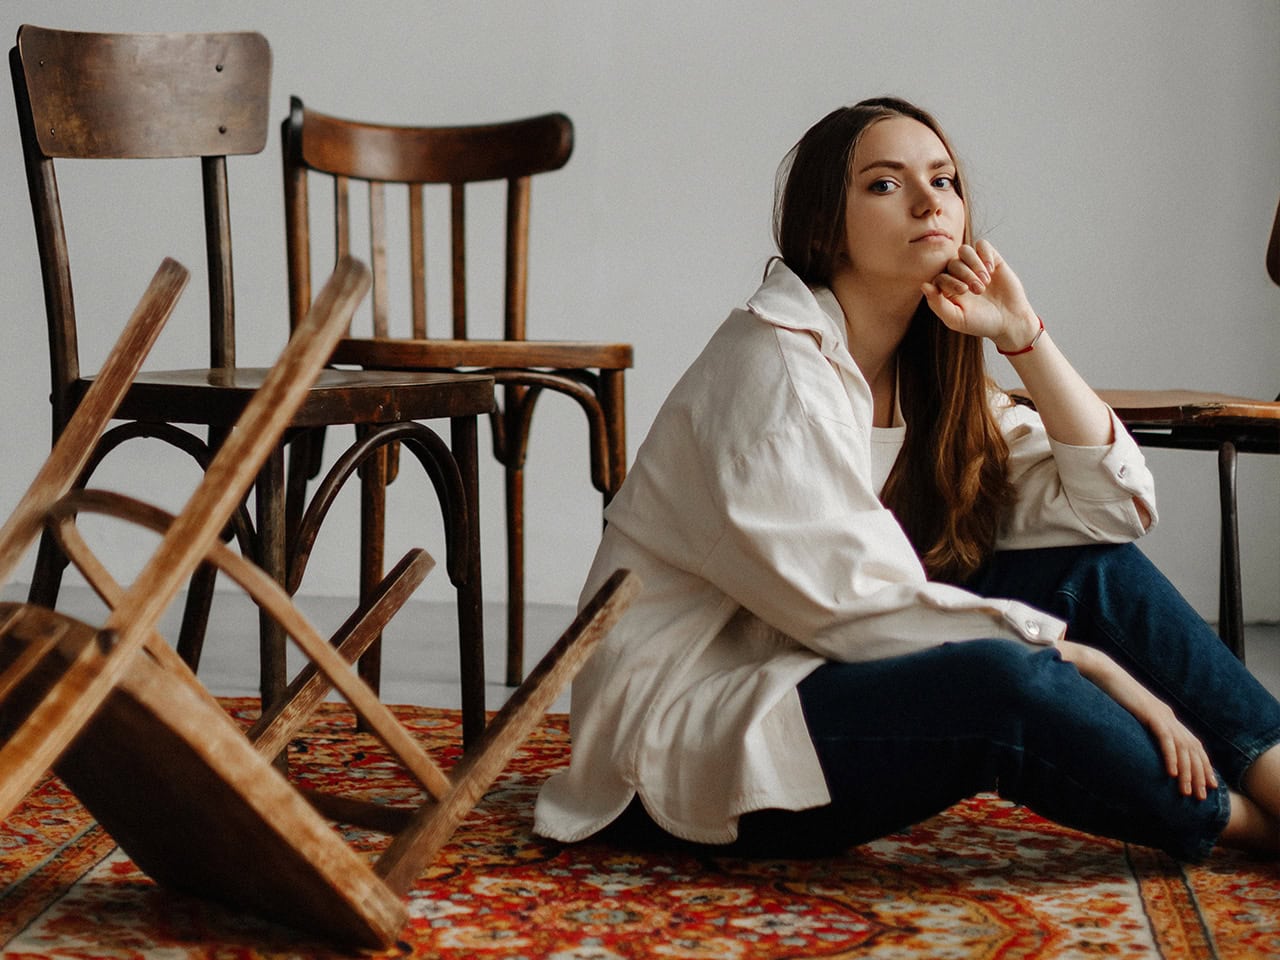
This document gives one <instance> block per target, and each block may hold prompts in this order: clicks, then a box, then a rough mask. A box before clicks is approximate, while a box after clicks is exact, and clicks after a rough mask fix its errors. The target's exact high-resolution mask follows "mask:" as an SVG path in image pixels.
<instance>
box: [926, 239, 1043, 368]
mask: <svg viewBox="0 0 1280 960" xmlns="http://www.w3.org/2000/svg"><path fill="white" fill-rule="evenodd" d="M921 291H922V292H923V293H924V296H925V300H926V301H927V302H928V304H929V309H931V310H932V311H933V312H934V313H935V314H936V315H937V317H938V319H939V320H941V321H942V322H943V323H945V324H946V325H947V326H948V327H950V328H951V329H952V330H955V331H958V332H959V333H967V334H969V335H970V336H974V337H987V338H988V339H990V340H993V341H995V344H996V346H997V347H999V348H1000V349H1001V350H1004V351H1006V352H1009V351H1013V350H1018V349H1020V348H1022V347H1024V346H1026V345H1027V344H1028V343H1030V342H1031V338H1032V337H1034V336H1035V335H1036V331H1037V330H1038V329H1039V327H1040V321H1039V320H1038V319H1037V317H1036V313H1035V311H1034V310H1032V309H1031V304H1030V303H1028V302H1027V295H1026V293H1025V292H1023V289H1022V282H1021V281H1020V280H1019V279H1018V277H1017V274H1015V273H1014V272H1013V269H1012V268H1011V267H1010V266H1009V265H1008V264H1007V263H1006V262H1005V261H1004V259H1003V258H1002V257H1001V256H1000V254H999V252H997V250H996V248H995V247H993V246H992V245H991V244H990V243H988V242H987V241H986V240H979V241H978V242H977V243H976V244H974V245H972V246H970V245H969V244H967V243H966V244H963V245H962V246H961V247H960V249H959V250H958V251H956V255H955V257H953V258H952V259H951V260H950V261H949V262H948V263H947V265H946V267H945V268H943V270H942V272H941V273H939V274H938V275H937V276H936V277H934V278H933V280H931V281H928V282H926V283H924V284H923V285H922V286H921Z"/></svg>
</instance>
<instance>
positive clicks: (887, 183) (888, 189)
mask: <svg viewBox="0 0 1280 960" xmlns="http://www.w3.org/2000/svg"><path fill="white" fill-rule="evenodd" d="M896 186H897V184H895V183H894V182H893V181H892V180H876V181H874V182H873V183H872V184H871V187H870V190H871V192H872V193H892V192H893V190H894V188H895V187H896Z"/></svg>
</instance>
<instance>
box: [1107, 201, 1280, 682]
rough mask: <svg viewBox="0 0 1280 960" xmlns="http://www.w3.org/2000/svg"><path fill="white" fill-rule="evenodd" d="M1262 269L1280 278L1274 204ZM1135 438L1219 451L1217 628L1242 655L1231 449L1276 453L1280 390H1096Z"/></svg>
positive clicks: (1279, 214)
mask: <svg viewBox="0 0 1280 960" xmlns="http://www.w3.org/2000/svg"><path fill="white" fill-rule="evenodd" d="M1266 268H1267V272H1268V274H1269V275H1270V277H1271V279H1272V280H1273V281H1274V282H1275V283H1277V284H1280V204H1278V205H1277V207H1276V217H1275V220H1274V222H1273V223H1272V226H1271V237H1270V240H1269V242H1268V245H1267V252H1266ZM1099 395H1100V396H1101V397H1102V399H1103V400H1105V401H1106V402H1107V403H1109V404H1110V405H1111V406H1112V407H1113V408H1114V409H1115V411H1116V414H1117V415H1118V416H1119V418H1120V420H1121V421H1122V422H1123V423H1124V424H1125V426H1126V427H1128V428H1129V431H1130V432H1131V433H1132V434H1133V436H1134V438H1135V439H1136V440H1137V441H1138V442H1139V443H1140V444H1142V445H1144V446H1148V447H1170V448H1173V449H1177V450H1216V451H1217V453H1218V506H1219V527H1220V535H1219V560H1218V569H1219V574H1218V633H1219V635H1220V636H1221V637H1222V639H1223V642H1225V643H1226V644H1227V646H1228V647H1230V648H1231V650H1232V652H1234V653H1235V655H1236V656H1238V657H1240V658H1241V659H1244V653H1245V650H1244V600H1243V596H1242V591H1241V583H1240V532H1239V523H1238V518H1237V496H1236V459H1237V454H1238V453H1270V454H1275V453H1280V396H1277V397H1276V399H1275V400H1260V399H1256V398H1253V397H1242V396H1238V395H1234V394H1229V393H1210V392H1205V391H1200V390H1187V389H1169V390H1100V391H1099Z"/></svg>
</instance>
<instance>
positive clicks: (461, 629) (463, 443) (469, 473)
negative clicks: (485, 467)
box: [449, 416, 485, 749]
mask: <svg viewBox="0 0 1280 960" xmlns="http://www.w3.org/2000/svg"><path fill="white" fill-rule="evenodd" d="M449 429H450V436H449V439H450V447H451V448H452V452H453V457H454V460H455V461H456V463H457V465H458V472H459V474H460V475H461V477H462V489H463V493H464V495H465V497H466V514H467V517H468V518H469V522H468V523H467V543H466V550H467V575H466V579H465V582H464V583H462V584H460V585H459V586H458V648H459V657H460V661H461V667H462V682H461V687H462V743H463V746H464V748H467V749H469V748H471V747H473V746H474V745H475V744H476V743H477V742H478V741H479V739H480V736H481V735H482V734H483V733H484V728H485V713H484V682H485V678H484V591H483V590H482V589H481V567H480V478H479V463H478V460H479V455H478V452H477V441H476V435H477V431H476V418H475V417H474V416H465V417H453V418H452V419H451V420H450V422H449Z"/></svg>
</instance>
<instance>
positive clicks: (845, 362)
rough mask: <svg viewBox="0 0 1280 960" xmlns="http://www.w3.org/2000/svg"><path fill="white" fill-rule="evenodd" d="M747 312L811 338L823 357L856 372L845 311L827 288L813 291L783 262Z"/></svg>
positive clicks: (773, 265) (775, 263) (772, 267)
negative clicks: (811, 336) (806, 334)
mask: <svg viewBox="0 0 1280 960" xmlns="http://www.w3.org/2000/svg"><path fill="white" fill-rule="evenodd" d="M747 309H748V310H750V311H751V312H752V313H754V314H755V315H756V316H758V317H759V318H760V319H761V320H764V321H765V322H766V323H771V324H773V325H774V326H776V327H783V328H784V329H787V330H798V331H802V332H805V333H810V334H812V335H813V337H814V339H815V340H817V341H818V347H819V349H820V350H821V351H822V354H823V356H825V357H827V358H828V359H830V360H831V361H832V362H834V363H836V364H838V365H839V366H841V367H845V368H847V369H849V370H851V371H853V372H855V373H856V372H857V366H856V365H855V364H854V362H853V357H852V356H850V355H849V343H848V339H847V338H848V332H847V330H846V328H845V322H844V311H843V310H841V309H840V303H839V301H837V300H836V297H835V294H834V293H832V292H831V291H830V290H829V289H827V288H826V287H814V288H810V287H809V286H808V285H807V284H806V283H805V282H804V281H803V280H801V279H800V278H799V277H798V276H796V274H795V272H794V271H793V270H792V269H791V268H790V267H788V266H787V265H786V264H785V263H783V262H782V261H781V260H777V259H775V260H774V261H773V262H772V263H771V264H770V266H769V269H768V273H767V274H766V275H765V278H764V283H762V284H761V285H760V289H759V290H757V291H756V292H755V294H753V295H752V297H751V299H750V300H748V301H747ZM859 376H861V374H859Z"/></svg>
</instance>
